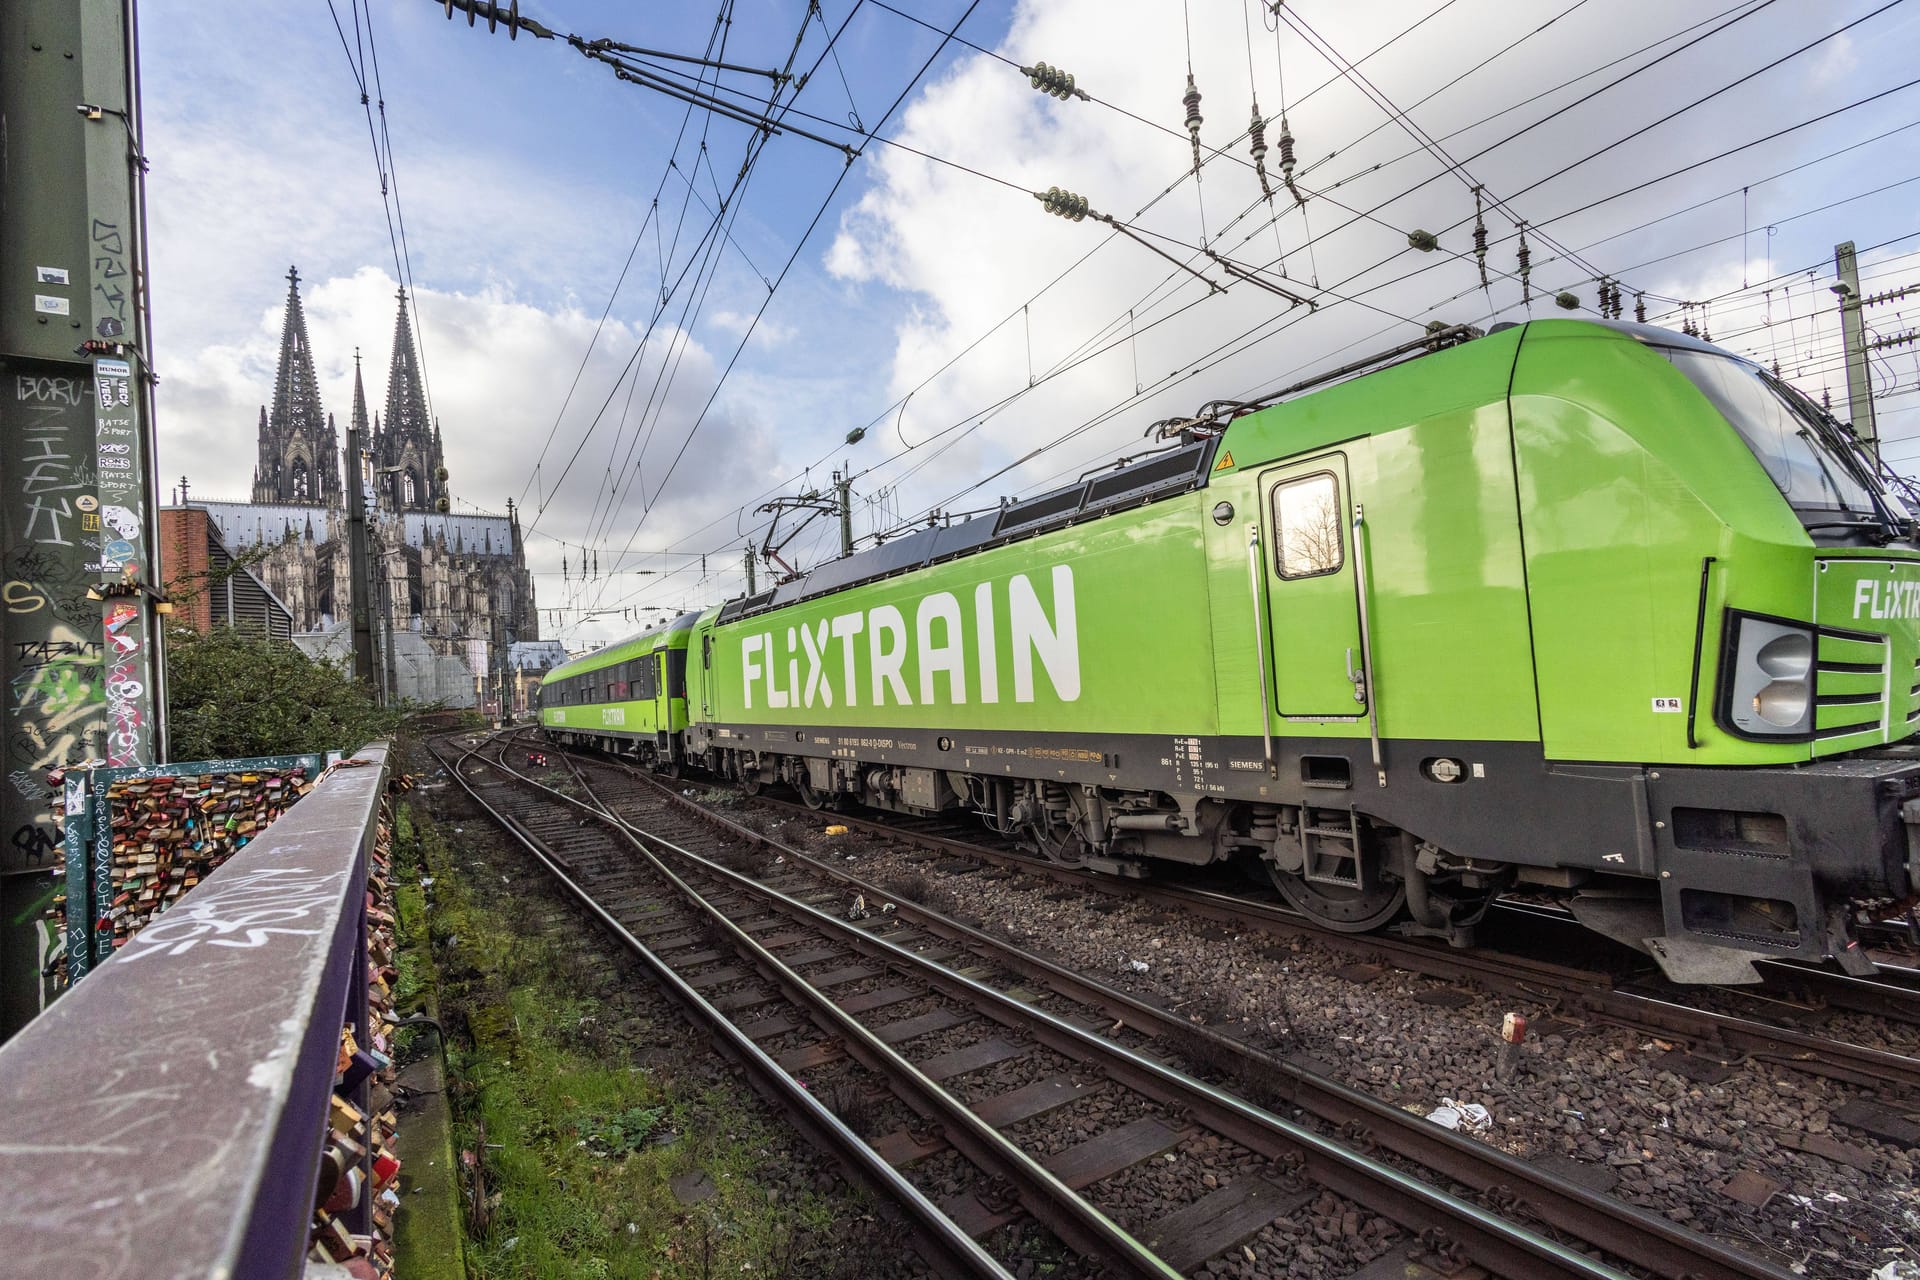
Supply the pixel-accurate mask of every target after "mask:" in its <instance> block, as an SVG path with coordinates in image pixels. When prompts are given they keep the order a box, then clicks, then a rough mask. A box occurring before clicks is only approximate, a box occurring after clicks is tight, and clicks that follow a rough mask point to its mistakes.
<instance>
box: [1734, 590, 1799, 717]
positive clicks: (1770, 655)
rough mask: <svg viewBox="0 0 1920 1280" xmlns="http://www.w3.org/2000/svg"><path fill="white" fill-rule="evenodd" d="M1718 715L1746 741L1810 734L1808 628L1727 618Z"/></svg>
mask: <svg viewBox="0 0 1920 1280" xmlns="http://www.w3.org/2000/svg"><path fill="white" fill-rule="evenodd" d="M1724 652H1725V653H1726V656H1727V664H1726V666H1725V668H1723V677H1722V679H1723V683H1722V689H1723V694H1722V701H1721V713H1722V715H1724V716H1725V717H1726V720H1727V722H1728V727H1730V728H1732V729H1733V730H1734V731H1735V732H1736V733H1739V734H1741V735H1743V736H1746V737H1756V738H1757V737H1767V738H1792V737H1800V738H1804V737H1807V736H1808V735H1810V734H1811V733H1812V732H1813V707H1814V701H1813V658H1814V634H1813V628H1811V627H1807V626H1800V625H1797V624H1794V623H1790V622H1780V621H1776V620H1774V619H1771V618H1760V617H1755V616H1753V615H1751V614H1739V613H1736V614H1733V615H1731V616H1730V617H1729V619H1728V636H1727V646H1726V649H1725V651H1724Z"/></svg>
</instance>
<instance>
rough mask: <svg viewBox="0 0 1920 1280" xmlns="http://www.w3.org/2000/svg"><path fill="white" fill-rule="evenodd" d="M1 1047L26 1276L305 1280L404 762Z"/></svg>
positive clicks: (223, 878) (228, 873) (302, 812)
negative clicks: (383, 819)
mask: <svg viewBox="0 0 1920 1280" xmlns="http://www.w3.org/2000/svg"><path fill="white" fill-rule="evenodd" d="M356 759H357V760H360V761H364V762H365V763H364V764H361V765H358V766H347V767H341V768H339V769H336V770H335V771H334V772H333V773H332V774H330V775H329V776H327V777H326V778H325V780H323V781H322V782H320V783H319V785H317V786H316V787H315V788H314V790H313V792H312V793H311V794H310V795H308V796H307V797H306V798H305V799H304V800H302V801H301V803H300V804H298V805H296V806H294V807H293V808H292V809H289V810H288V811H287V812H286V813H285V814H284V815H283V816H282V817H281V818H280V819H279V820H278V821H276V822H275V823H273V824H272V826H270V827H268V828H267V830H266V831H265V832H264V833H263V834H262V835H261V836H260V837H259V838H258V839H256V840H255V841H254V842H253V843H252V844H251V845H249V846H248V847H247V848H246V849H245V850H243V851H242V852H241V853H239V854H236V855H235V856H234V857H233V858H232V859H230V860H229V861H228V862H227V863H226V864H225V865H224V866H222V867H220V868H219V869H218V870H217V871H215V872H214V873H213V874H212V875H210V876H209V877H208V878H207V879H206V880H204V881H202V882H201V883H200V884H199V885H198V886H196V887H195V888H194V889H193V890H192V891H191V892H190V893H188V894H186V895H185V896H184V897H182V898H181V899H180V900H179V901H178V902H177V903H175V904H174V906H173V907H172V908H170V909H169V910H168V911H166V912H165V913H164V914H163V915H162V916H161V917H160V918H158V919H157V920H155V921H154V923H152V924H150V925H149V926H148V927H147V928H146V929H145V930H144V931H142V932H141V933H140V934H138V935H137V936H136V937H135V938H133V939H132V940H131V941H130V942H128V943H127V945H126V946H124V947H122V948H121V949H120V950H119V951H117V952H116V953H115V954H114V955H113V957H112V958H111V959H109V960H108V961H106V963H104V964H103V965H101V966H100V967H99V968H98V969H97V970H95V971H94V973H93V974H92V975H90V976H89V977H88V978H87V979H86V980H85V981H84V982H81V983H79V984H78V985H76V986H75V987H74V989H73V990H72V991H71V992H69V993H68V994H66V995H65V996H63V997H61V998H60V999H59V1000H58V1001H56V1002H55V1003H54V1004H53V1005H52V1006H51V1007H50V1008H49V1009H48V1010H47V1011H46V1012H45V1013H43V1014H42V1015H41V1016H40V1017H39V1018H38V1019H36V1020H35V1021H34V1022H32V1023H31V1024H29V1025H28V1026H27V1027H26V1028H25V1029H24V1030H23V1031H22V1032H21V1033H20V1034H18V1035H17V1036H15V1037H14V1038H13V1039H12V1040H11V1041H9V1042H8V1043H7V1044H6V1045H4V1046H0V1180H4V1183H5V1185H6V1186H7V1188H8V1191H7V1208H6V1212H5V1213H4V1214H0V1258H4V1259H5V1260H6V1262H5V1264H4V1268H3V1269H4V1270H6V1271H7V1273H8V1274H14V1275H86V1276H88V1277H89V1278H90V1280H107V1278H109V1277H117V1276H126V1277H140V1280H152V1278H154V1277H173V1276H178V1277H183V1278H184V1277H189V1276H192V1277H209V1276H216V1277H225V1276H236V1277H247V1278H248V1280H253V1278H254V1277H261V1278H263V1280H266V1278H275V1277H282V1276H295V1275H298V1274H299V1273H300V1270H301V1267H302V1262H301V1259H302V1257H303V1255H304V1254H305V1252H306V1243H307V1226H308V1223H309V1221H310V1219H311V1216H312V1210H313V1194H314V1187H315V1179H316V1176H317V1172H318V1168H319V1159H320V1150H321V1144H322V1140H323V1138H324V1136H325V1133H326V1115H327V1098H328V1096H329V1095H330V1093H331V1091H332V1086H333V1078H334V1061H335V1055H336V1052H337V1049H338V1045H339V1041H340V1028H341V1024H342V1022H343V1020H344V1019H345V1018H346V1017H347V1016H348V1014H349V997H350V992H351V990H352V987H353V985H354V981H355V979H356V978H357V976H358V972H359V966H358V964H357V962H356V961H357V957H358V954H359V947H360V935H361V929H362V924H363V914H364V911H363V908H364V902H365V894H366V860H367V856H368V853H369V852H370V850H371V848H372V843H373V839H374V834H375V829H376V826H377V822H378V815H379V806H380V797H381V793H382V790H383V789H384V785H385V781H386V775H387V763H386V762H387V752H386V750H385V748H384V746H377V747H370V748H368V749H367V750H366V751H364V752H362V753H361V754H360V756H358V757H356Z"/></svg>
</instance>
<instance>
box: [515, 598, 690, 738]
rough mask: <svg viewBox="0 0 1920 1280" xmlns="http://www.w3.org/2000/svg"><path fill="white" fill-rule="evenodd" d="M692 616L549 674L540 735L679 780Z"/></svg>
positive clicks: (544, 683) (542, 691) (542, 697)
mask: <svg viewBox="0 0 1920 1280" xmlns="http://www.w3.org/2000/svg"><path fill="white" fill-rule="evenodd" d="M698 617H699V615H698V614H697V613H687V614H682V615H681V616H680V617H678V618H675V619H674V620H673V621H672V622H669V623H666V624H664V625H662V626H658V627H654V628H652V629H650V630H648V631H645V632H642V633H641V634H640V635H637V636H634V637H632V638H631V639H628V640H622V641H620V642H618V643H617V644H611V645H608V646H607V647H606V648H604V649H599V650H596V651H595V652H593V653H590V654H587V655H586V656H584V657H580V658H575V659H574V660H573V661H571V662H568V663H564V664H562V665H560V666H558V667H555V668H554V669H553V670H552V671H550V672H548V673H547V677H546V679H545V680H543V681H542V682H541V684H540V724H541V726H542V728H544V729H545V730H546V733H547V735H548V736H549V737H550V738H553V739H554V740H555V741H557V742H562V743H566V744H568V745H571V746H583V747H584V746H591V747H598V748H600V749H602V750H610V751H612V752H614V753H616V754H619V755H629V756H633V757H635V758H636V759H638V760H639V761H640V762H641V763H642V764H645V765H646V766H648V767H649V768H653V769H659V770H661V771H662V772H666V773H678V772H679V769H680V766H681V765H682V764H683V763H684V760H685V757H684V751H685V744H686V732H687V643H688V641H689V639H690V638H691V637H692V634H693V624H694V622H695V620H696V619H697V618H698Z"/></svg>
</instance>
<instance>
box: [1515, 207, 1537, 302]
mask: <svg viewBox="0 0 1920 1280" xmlns="http://www.w3.org/2000/svg"><path fill="white" fill-rule="evenodd" d="M1514 256H1515V257H1517V258H1518V259H1519V261H1520V301H1521V303H1522V305H1527V306H1531V305H1532V303H1533V250H1532V249H1530V248H1528V247H1527V224H1526V223H1524V222H1523V223H1521V224H1520V247H1519V249H1518V250H1517V251H1516V252H1515V255H1514Z"/></svg>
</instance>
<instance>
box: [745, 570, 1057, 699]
mask: <svg viewBox="0 0 1920 1280" xmlns="http://www.w3.org/2000/svg"><path fill="white" fill-rule="evenodd" d="M1048 576H1049V578H1050V579H1051V582H1050V585H1051V587H1052V591H1051V595H1052V600H1051V602H1050V605H1049V604H1042V603H1041V600H1040V594H1039V592H1038V591H1036V590H1035V589H1034V584H1033V583H1032V581H1031V580H1029V579H1028V577H1027V575H1025V574H1015V575H1014V576H1013V578H1012V579H1010V580H1009V581H1008V582H1007V585H1006V594H1005V597H1004V598H1005V601H1006V617H1007V631H1008V637H1007V638H1008V640H1009V641H1010V642H1011V653H1012V656H1013V663H1012V667H1013V700H1014V701H1015V702H1033V701H1034V700H1035V698H1036V696H1037V694H1036V681H1035V678H1034V672H1035V668H1036V667H1038V669H1039V671H1040V672H1041V673H1042V674H1043V675H1044V676H1045V678H1046V681H1047V683H1048V684H1049V685H1051V686H1052V689H1053V693H1054V696H1055V697H1057V698H1058V699H1059V700H1060V701H1062V702H1073V701H1076V700H1078V698H1079V697H1080V630H1079V614H1078V611H1077V610H1076V608H1075V605H1074V594H1073V569H1072V568H1071V567H1070V566H1067V565H1055V566H1054V567H1053V568H1052V570H1051V571H1050V573H1049V575H1048ZM994 597H995V585H994V584H993V583H991V582H982V583H980V584H979V585H977V586H976V587H975V588H974V590H973V599H972V612H973V617H972V620H971V621H972V625H971V626H969V625H968V618H967V616H966V614H967V609H966V606H965V605H964V604H963V603H962V601H963V599H964V597H962V596H959V595H956V594H954V593H953V592H949V591H935V592H931V593H929V594H927V595H925V596H922V597H921V598H920V599H919V600H918V601H916V602H915V603H914V604H913V606H912V608H913V624H912V626H911V628H909V626H908V623H907V615H906V614H905V613H904V612H903V611H902V609H901V608H900V607H899V606H896V605H891V604H883V605H876V606H875V607H874V608H872V609H869V610H867V611H866V612H865V613H842V614H837V615H835V616H834V617H832V618H819V619H816V620H814V621H813V622H810V623H808V624H805V625H800V626H792V627H788V628H787V629H786V643H785V645H784V646H782V645H779V644H778V643H777V642H776V639H775V633H774V632H771V631H761V632H755V633H753V634H750V635H744V636H742V637H741V638H740V678H741V684H742V695H743V699H744V703H743V705H744V707H745V709H748V710H751V709H752V708H753V707H754V705H755V695H756V693H758V694H759V696H760V698H761V702H762V705H764V706H766V707H767V708H769V709H771V710H785V709H788V708H792V707H802V706H804V707H813V706H815V705H816V704H817V705H819V706H822V707H832V706H833V705H834V699H835V698H836V696H837V697H839V698H840V699H841V704H840V705H842V706H845V707H857V706H859V705H860V701H859V696H858V690H859V687H860V673H859V647H858V646H857V644H856V640H857V638H858V637H859V636H860V635H861V634H862V633H864V634H865V635H866V638H867V643H866V646H865V647H866V660H867V684H868V688H869V690H870V692H871V695H872V702H871V704H870V705H872V706H876V707H883V706H886V705H887V704H888V703H889V701H891V702H892V703H893V704H894V705H896V706H902V707H911V706H914V705H916V703H915V700H914V698H913V695H912V692H911V691H910V690H909V687H908V664H909V663H911V664H912V674H913V677H914V682H915V683H916V684H917V685H918V692H919V695H920V697H919V702H918V704H917V705H921V706H929V705H935V704H945V705H949V706H963V705H965V704H966V701H967V698H968V696H969V695H968V689H969V687H971V688H972V689H974V690H975V691H977V692H976V694H975V696H977V697H978V699H979V700H980V701H981V702H983V703H997V702H999V701H1000V692H1001V686H1000V653H1001V651H1002V648H1003V646H1002V645H1001V643H1000V641H999V630H998V619H999V610H998V609H997V608H996V602H995V598H994ZM832 640H838V641H839V642H840V662H839V670H838V672H835V671H834V670H833V666H832V663H831V659H830V656H829V655H830V653H831V648H832V646H831V643H830V642H831V641H832ZM783 665H784V666H785V668H786V674H785V677H784V680H785V683H784V686H783V684H782V675H781V667H782V666H783ZM941 676H944V677H945V679H944V680H941V679H940V677H941Z"/></svg>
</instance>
